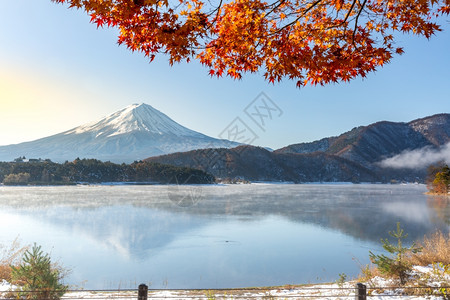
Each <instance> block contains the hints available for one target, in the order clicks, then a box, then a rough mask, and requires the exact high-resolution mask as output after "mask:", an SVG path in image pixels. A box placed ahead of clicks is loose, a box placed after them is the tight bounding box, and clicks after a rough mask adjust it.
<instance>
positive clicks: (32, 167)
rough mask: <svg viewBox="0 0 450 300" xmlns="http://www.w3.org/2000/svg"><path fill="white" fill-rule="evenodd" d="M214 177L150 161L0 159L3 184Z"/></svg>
mask: <svg viewBox="0 0 450 300" xmlns="http://www.w3.org/2000/svg"><path fill="white" fill-rule="evenodd" d="M214 181H215V178H214V176H212V175H210V174H208V173H206V172H204V171H201V170H197V169H192V168H186V167H175V166H170V165H165V164H160V163H154V162H142V161H139V162H134V163H132V164H115V163H111V162H102V161H100V160H96V159H76V160H74V161H72V162H65V163H63V164H60V163H54V162H51V161H49V160H46V161H37V162H36V161H30V162H0V182H2V183H4V184H5V185H28V184H32V185H33V184H35V185H58V184H75V183H85V182H86V183H102V182H141V183H142V182H145V183H164V184H166V183H175V184H198V183H213V182H214Z"/></svg>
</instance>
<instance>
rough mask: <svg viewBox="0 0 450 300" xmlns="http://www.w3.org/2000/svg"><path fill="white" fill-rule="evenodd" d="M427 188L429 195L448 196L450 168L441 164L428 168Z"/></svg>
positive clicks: (449, 190)
mask: <svg viewBox="0 0 450 300" xmlns="http://www.w3.org/2000/svg"><path fill="white" fill-rule="evenodd" d="M426 183H427V188H428V191H429V192H428V193H429V194H436V195H448V194H449V192H450V168H449V167H448V165H447V164H444V163H439V164H436V165H431V166H429V167H428V176H427V180H426Z"/></svg>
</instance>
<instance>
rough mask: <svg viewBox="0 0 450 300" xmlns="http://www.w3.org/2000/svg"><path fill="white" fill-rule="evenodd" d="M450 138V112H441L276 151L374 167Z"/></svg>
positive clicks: (361, 128)
mask: <svg viewBox="0 0 450 300" xmlns="http://www.w3.org/2000/svg"><path fill="white" fill-rule="evenodd" d="M449 141H450V115H449V114H438V115H434V116H430V117H426V118H423V119H418V120H414V121H411V122H409V123H394V122H386V121H383V122H377V123H374V124H371V125H368V126H361V127H357V128H353V129H352V130H351V131H348V132H346V133H343V134H341V135H340V136H338V137H329V138H324V139H321V140H319V141H315V142H312V143H299V144H293V145H289V146H287V147H284V148H281V149H278V150H275V152H276V153H313V152H324V153H327V154H333V155H337V156H340V157H343V158H346V159H349V160H351V161H354V162H357V163H359V164H361V165H363V166H365V167H367V168H375V165H374V163H376V162H379V161H381V160H383V159H385V158H387V157H391V156H393V155H396V154H399V153H401V152H403V151H408V150H414V149H421V148H423V147H426V146H429V147H439V146H442V145H444V144H445V143H447V142H449Z"/></svg>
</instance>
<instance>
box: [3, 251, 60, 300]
mask: <svg viewBox="0 0 450 300" xmlns="http://www.w3.org/2000/svg"><path fill="white" fill-rule="evenodd" d="M11 268H12V274H11V275H12V283H13V284H16V285H18V286H20V292H19V293H18V296H19V297H20V298H23V299H33V300H43V299H46V300H58V299H60V298H61V297H62V296H63V295H64V293H65V292H66V291H67V288H68V286H67V285H64V284H62V283H61V282H60V281H61V280H62V279H63V276H64V272H62V270H61V269H60V268H57V267H55V266H54V265H52V262H51V260H50V256H49V255H48V254H47V253H44V252H43V251H42V250H41V246H37V245H36V244H34V245H33V247H32V248H31V250H27V251H25V254H24V255H23V259H22V262H21V264H19V265H18V266H11Z"/></svg>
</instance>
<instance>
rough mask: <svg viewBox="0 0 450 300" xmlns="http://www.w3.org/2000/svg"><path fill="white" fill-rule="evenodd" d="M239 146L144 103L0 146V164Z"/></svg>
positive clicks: (116, 158)
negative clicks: (100, 117)
mask: <svg viewBox="0 0 450 300" xmlns="http://www.w3.org/2000/svg"><path fill="white" fill-rule="evenodd" d="M238 145H239V144H238V143H236V142H231V141H228V140H221V139H215V138H212V137H209V136H206V135H204V134H201V133H199V132H196V131H193V130H190V129H188V128H186V127H184V126H182V125H180V124H178V123H177V122H175V121H174V120H172V119H171V118H169V117H168V116H167V115H165V114H164V113H162V112H160V111H159V110H157V109H155V108H153V107H152V106H150V105H148V104H144V103H141V104H133V105H130V106H128V107H126V108H124V109H122V110H119V111H117V112H116V113H113V114H111V115H109V116H107V117H104V118H103V119H101V120H99V121H97V122H92V123H88V124H84V125H81V126H78V127H76V128H73V129H71V130H68V131H65V132H62V133H59V134H56V135H52V136H49V137H45V138H41V139H38V140H34V141H31V142H25V143H20V144H15V145H8V146H0V161H12V160H13V159H15V158H17V157H21V156H25V157H26V158H45V159H46V158H49V159H51V160H52V161H56V162H63V161H66V160H68V161H71V160H74V159H75V158H77V157H79V158H95V159H99V160H103V161H108V160H109V161H112V162H116V163H122V162H125V163H130V162H132V161H135V160H141V159H144V158H148V157H149V156H155V155H162V154H168V153H173V152H182V151H189V150H194V149H203V148H231V147H236V146H238Z"/></svg>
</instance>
